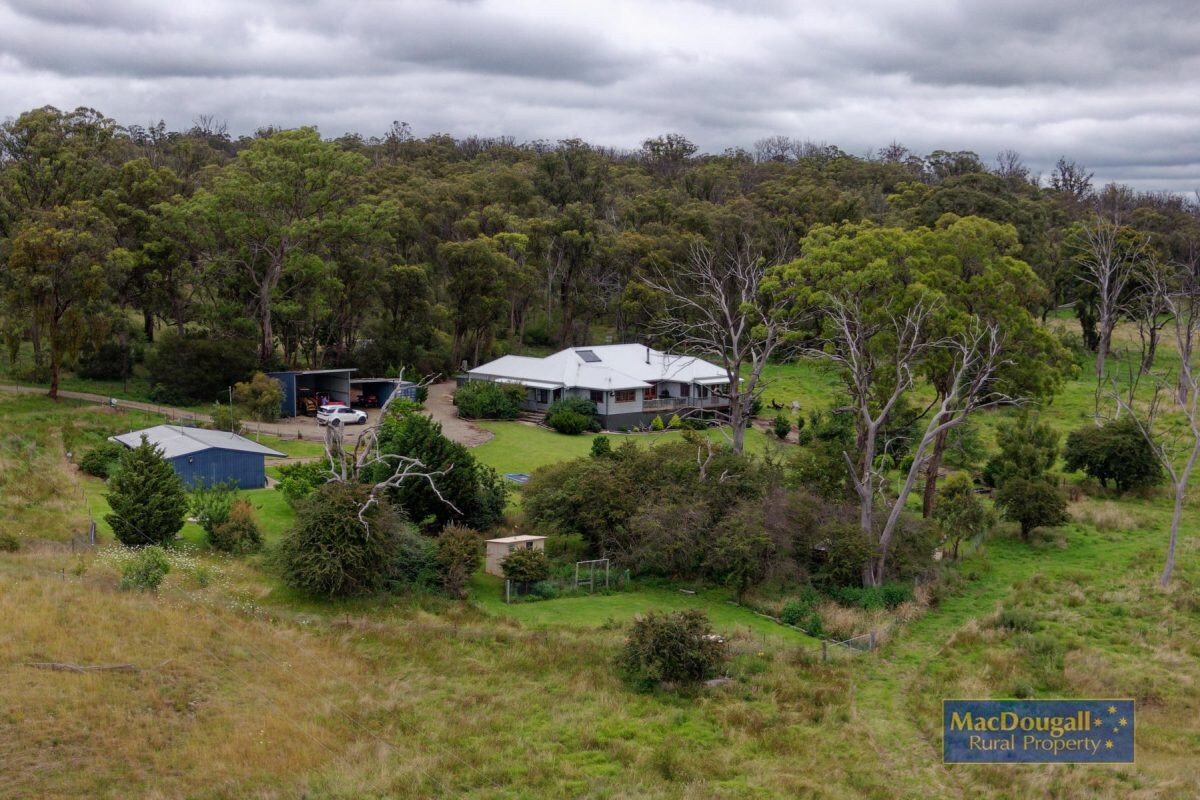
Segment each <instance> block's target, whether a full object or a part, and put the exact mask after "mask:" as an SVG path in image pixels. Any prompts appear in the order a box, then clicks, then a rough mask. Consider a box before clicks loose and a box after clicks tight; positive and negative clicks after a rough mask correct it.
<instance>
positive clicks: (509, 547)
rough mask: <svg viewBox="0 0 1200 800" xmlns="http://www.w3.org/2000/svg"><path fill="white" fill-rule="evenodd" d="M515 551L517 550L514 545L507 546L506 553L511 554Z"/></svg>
mask: <svg viewBox="0 0 1200 800" xmlns="http://www.w3.org/2000/svg"><path fill="white" fill-rule="evenodd" d="M516 549H517V546H516V545H515V544H510V545H509V546H508V552H510V553H511V552H513V551H514V550H516Z"/></svg>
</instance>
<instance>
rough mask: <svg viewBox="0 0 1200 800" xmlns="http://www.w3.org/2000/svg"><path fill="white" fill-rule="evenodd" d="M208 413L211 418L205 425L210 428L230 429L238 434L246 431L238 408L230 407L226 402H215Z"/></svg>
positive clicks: (216, 429) (217, 429)
mask: <svg viewBox="0 0 1200 800" xmlns="http://www.w3.org/2000/svg"><path fill="white" fill-rule="evenodd" d="M208 415H209V417H210V420H209V422H208V423H207V424H206V426H205V427H207V428H208V429H209V430H214V431H229V432H230V433H237V434H241V433H245V430H246V429H245V427H243V425H242V420H241V417H240V415H239V414H238V411H237V408H233V407H230V406H229V405H228V404H225V403H213V404H212V409H211V410H210V411H209V412H208Z"/></svg>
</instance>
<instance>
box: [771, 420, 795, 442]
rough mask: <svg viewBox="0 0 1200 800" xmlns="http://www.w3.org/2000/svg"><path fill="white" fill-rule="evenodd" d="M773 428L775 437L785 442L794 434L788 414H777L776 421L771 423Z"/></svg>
mask: <svg viewBox="0 0 1200 800" xmlns="http://www.w3.org/2000/svg"><path fill="white" fill-rule="evenodd" d="M771 428H772V430H773V431H774V432H775V436H777V437H778V438H779V439H780V440H783V439H786V438H787V435H788V434H789V433H791V432H792V421H791V420H790V419H788V418H787V415H786V414H776V415H775V420H774V421H773V422H772V423H771Z"/></svg>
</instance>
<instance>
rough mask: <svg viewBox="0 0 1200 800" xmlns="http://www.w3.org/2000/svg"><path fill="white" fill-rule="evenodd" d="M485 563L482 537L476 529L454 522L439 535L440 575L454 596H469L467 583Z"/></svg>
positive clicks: (450, 593)
mask: <svg viewBox="0 0 1200 800" xmlns="http://www.w3.org/2000/svg"><path fill="white" fill-rule="evenodd" d="M482 562H483V547H482V540H481V539H480V536H479V534H478V533H477V532H476V531H473V530H471V529H470V528H464V527H462V526H461V525H450V526H448V527H446V528H445V529H444V530H443V531H442V533H441V535H440V536H438V545H437V555H436V564H437V571H438V577H439V578H440V579H441V582H442V588H443V589H445V590H446V593H447V594H449V595H450V596H451V597H460V598H461V597H466V596H467V583H468V582H469V581H470V580H471V576H472V575H473V574H475V570H477V569H479V565H480V564H481V563H482Z"/></svg>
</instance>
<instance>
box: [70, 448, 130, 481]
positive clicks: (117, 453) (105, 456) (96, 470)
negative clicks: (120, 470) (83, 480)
mask: <svg viewBox="0 0 1200 800" xmlns="http://www.w3.org/2000/svg"><path fill="white" fill-rule="evenodd" d="M126 449H127V448H126V447H125V445H123V444H119V443H117V442H108V441H106V442H103V443H101V444H98V445H96V446H95V447H93V448H92V449H91V450H89V451H87V452H86V453H84V455H83V458H81V459H79V468H80V469H81V470H83V471H84V472H85V473H86V474H88V475H94V476H95V477H97V478H106V479H107V478H108V477H110V476H111V475H113V474H114V473H115V471H116V467H117V465H118V464H119V463H120V462H121V456H122V455H123V454H124V453H125V450H126Z"/></svg>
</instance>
